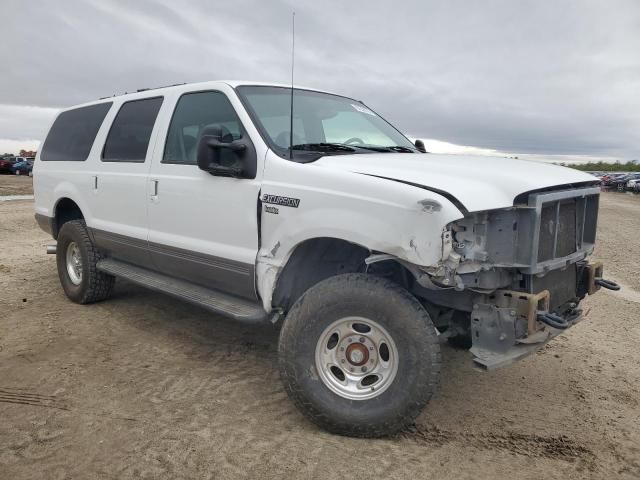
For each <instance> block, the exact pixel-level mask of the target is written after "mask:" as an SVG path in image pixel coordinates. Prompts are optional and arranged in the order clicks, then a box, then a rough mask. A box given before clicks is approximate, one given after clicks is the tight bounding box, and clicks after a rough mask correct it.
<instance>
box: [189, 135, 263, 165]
mask: <svg viewBox="0 0 640 480" xmlns="http://www.w3.org/2000/svg"><path fill="white" fill-rule="evenodd" d="M222 136H223V131H222V128H221V127H219V126H211V127H206V128H205V129H204V130H203V131H202V132H201V133H200V138H199V140H198V150H197V162H198V168H200V169H201V170H204V171H205V172H209V173H210V174H211V175H216V176H221V177H235V178H254V177H255V166H256V165H255V163H256V162H255V149H254V147H253V144H252V143H251V141H250V140H249V141H247V140H245V139H244V138H241V139H238V140H233V141H231V142H223V141H221V140H222ZM223 150H229V151H231V152H233V155H234V157H236V158H237V160H238V162H236V164H235V165H223V164H222V163H221V159H222V156H223V155H222V151H223ZM247 167H248V168H247ZM251 167H253V170H254V171H248V170H251Z"/></svg>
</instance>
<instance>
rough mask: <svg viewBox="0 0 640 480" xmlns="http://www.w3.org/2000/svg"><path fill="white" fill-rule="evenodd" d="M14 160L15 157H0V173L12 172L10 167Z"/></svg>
mask: <svg viewBox="0 0 640 480" xmlns="http://www.w3.org/2000/svg"><path fill="white" fill-rule="evenodd" d="M15 162H16V159H15V158H0V173H13V170H12V167H13V164H14V163H15Z"/></svg>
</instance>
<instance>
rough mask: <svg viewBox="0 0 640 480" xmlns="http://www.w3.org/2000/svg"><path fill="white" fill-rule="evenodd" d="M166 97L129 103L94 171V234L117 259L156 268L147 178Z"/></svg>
mask: <svg viewBox="0 0 640 480" xmlns="http://www.w3.org/2000/svg"><path fill="white" fill-rule="evenodd" d="M162 103H163V97H153V98H143V99H137V100H131V101H127V102H124V103H123V104H122V105H121V106H120V108H119V110H118V113H117V114H116V115H115V118H114V120H113V123H112V124H111V127H110V129H109V132H108V134H107V136H106V140H105V141H104V146H103V148H102V152H101V154H100V158H99V161H98V162H97V163H98V164H97V165H96V169H95V170H94V171H93V176H92V188H93V196H94V198H93V201H92V204H93V208H92V212H93V219H92V225H91V227H92V233H93V235H94V238H95V242H96V244H97V245H98V246H100V247H101V248H103V249H105V250H107V251H108V252H110V254H111V255H112V256H113V257H114V258H117V259H120V260H124V261H127V262H130V263H134V264H137V265H140V266H144V267H151V259H150V257H149V252H148V248H147V247H148V244H147V236H148V218H147V213H148V212H147V209H148V201H147V198H148V195H147V188H148V184H147V177H148V175H149V168H150V165H151V157H152V155H153V146H154V144H155V138H156V136H157V129H156V127H155V124H156V118H157V116H158V112H159V111H160V108H161V106H162Z"/></svg>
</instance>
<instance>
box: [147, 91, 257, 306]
mask: <svg viewBox="0 0 640 480" xmlns="http://www.w3.org/2000/svg"><path fill="white" fill-rule="evenodd" d="M228 90H229V91H228V92H227V93H228V94H229V96H228V95H227V94H226V93H224V92H223V91H219V90H208V91H196V92H189V91H187V92H184V93H182V94H179V95H176V96H177V98H176V99H175V105H176V106H175V109H174V110H173V112H172V114H167V116H166V118H163V119H162V120H161V121H162V122H163V124H164V125H165V126H164V127H163V134H162V135H161V137H160V138H159V139H158V146H157V148H156V150H155V152H154V158H153V164H152V167H151V172H150V176H149V183H150V186H149V188H148V200H147V201H148V204H149V249H150V252H151V258H152V260H153V263H154V266H155V268H156V270H158V271H160V272H163V273H166V274H168V275H171V276H175V277H179V278H182V279H185V280H188V281H191V282H194V283H197V284H201V285H204V286H207V287H209V288H214V289H217V290H221V291H225V292H228V293H232V294H235V295H238V296H242V297H245V298H250V299H255V298H257V296H256V292H255V281H254V279H255V260H256V255H257V252H258V195H259V191H260V177H261V173H262V169H261V168H257V170H258V172H259V173H258V174H257V175H256V178H253V179H248V178H228V177H218V176H213V175H211V174H210V173H208V172H205V171H203V170H200V169H199V168H198V166H197V163H196V152H197V143H198V138H199V135H200V134H201V133H202V132H203V130H204V129H205V128H207V127H219V128H220V129H221V131H222V137H221V141H231V140H234V139H238V138H240V137H244V136H245V135H248V134H247V133H246V131H245V129H244V127H243V125H242V123H241V121H240V120H239V118H238V115H237V114H236V111H235V109H234V106H233V105H232V103H231V101H230V98H231V99H232V100H233V101H235V102H238V100H237V98H235V97H234V96H233V92H232V91H231V90H230V89H228ZM238 103H239V102H238ZM221 155H229V158H228V159H226V160H228V161H230V162H233V161H234V159H233V157H232V156H233V152H231V151H230V150H223V151H222V153H221Z"/></svg>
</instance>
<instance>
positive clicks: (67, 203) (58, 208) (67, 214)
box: [51, 197, 85, 239]
mask: <svg viewBox="0 0 640 480" xmlns="http://www.w3.org/2000/svg"><path fill="white" fill-rule="evenodd" d="M84 219H85V217H84V214H83V212H82V209H81V208H80V206H79V205H78V203H77V202H76V201H75V200H73V199H71V198H70V197H61V198H59V199H58V200H57V201H56V203H55V205H54V207H53V222H52V232H51V233H52V235H53V238H55V239H57V238H58V233H59V232H60V229H61V228H62V225H64V224H65V223H66V222H69V221H71V220H84Z"/></svg>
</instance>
